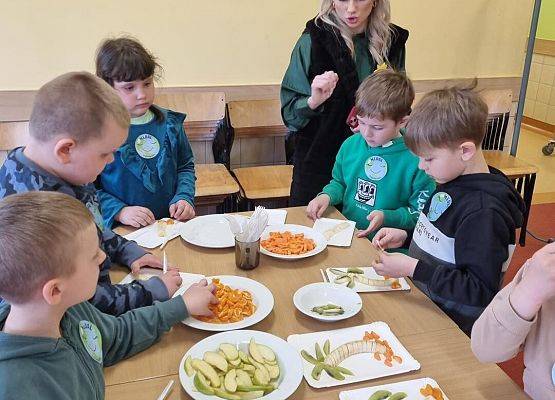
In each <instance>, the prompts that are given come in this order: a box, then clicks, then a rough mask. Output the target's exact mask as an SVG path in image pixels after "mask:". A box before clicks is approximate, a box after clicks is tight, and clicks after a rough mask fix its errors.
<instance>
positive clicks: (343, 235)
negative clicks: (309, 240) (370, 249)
mask: <svg viewBox="0 0 555 400" xmlns="http://www.w3.org/2000/svg"><path fill="white" fill-rule="evenodd" d="M343 222H347V223H348V224H349V227H348V228H345V229H343V230H342V231H341V232H339V233H336V234H335V235H333V236H332V237H331V238H330V239H329V240H328V246H339V247H349V246H350V245H351V242H352V241H353V234H354V233H355V226H356V222H355V221H348V220H344V219H332V218H319V219H317V220H316V221H315V222H314V225H313V226H312V228H313V229H314V230H316V231H318V232H320V233H321V234H322V235H323V234H324V232H326V231H327V230H329V229H333V227H335V226H337V225H339V224H341V223H343Z"/></svg>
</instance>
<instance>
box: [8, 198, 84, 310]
mask: <svg viewBox="0 0 555 400" xmlns="http://www.w3.org/2000/svg"><path fill="white" fill-rule="evenodd" d="M93 225H94V220H93V217H92V215H91V213H90V212H89V211H88V210H87V208H86V207H85V206H84V205H83V204H82V203H81V202H80V201H79V200H77V199H75V198H73V197H71V196H68V195H66V194H62V193H58V192H40V191H33V192H27V193H21V194H14V195H10V196H7V197H5V198H4V199H3V200H1V201H0V226H1V227H2V228H1V229H0V297H2V298H5V299H6V300H8V301H9V302H12V303H14V304H22V303H25V302H27V301H29V300H30V299H31V298H32V297H33V296H35V295H36V293H37V290H40V289H41V288H42V286H43V285H44V284H45V283H46V282H48V281H49V280H50V279H54V278H57V277H62V276H70V275H71V274H73V273H74V272H75V245H76V242H77V241H76V237H78V235H79V234H80V233H81V232H83V231H84V230H85V229H87V228H88V227H90V226H93Z"/></svg>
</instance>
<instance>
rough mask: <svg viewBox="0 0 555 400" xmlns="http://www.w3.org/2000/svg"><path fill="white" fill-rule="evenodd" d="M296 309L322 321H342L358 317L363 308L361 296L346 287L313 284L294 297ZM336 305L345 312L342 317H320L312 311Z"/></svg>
mask: <svg viewBox="0 0 555 400" xmlns="http://www.w3.org/2000/svg"><path fill="white" fill-rule="evenodd" d="M293 303H294V304H295V307H297V309H298V310H299V311H300V312H302V313H303V314H305V315H308V316H309V317H312V318H314V319H317V320H320V321H326V322H331V321H340V320H342V319H347V318H350V317H352V316H353V315H356V314H357V313H358V312H359V311H360V309H361V308H362V299H361V298H360V296H359V295H358V294H357V293H356V292H354V291H352V290H351V289H348V288H346V287H341V286H339V285H334V284H331V283H322V282H318V283H311V284H309V285H306V286H303V287H302V288H300V289H299V290H297V291H296V292H295V294H294V295H293ZM330 303H331V304H335V305H337V306H341V307H343V310H344V311H345V312H344V313H343V314H340V315H320V314H318V313H317V312H314V311H312V308H313V307H318V306H323V305H326V304H330Z"/></svg>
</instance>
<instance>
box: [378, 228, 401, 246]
mask: <svg viewBox="0 0 555 400" xmlns="http://www.w3.org/2000/svg"><path fill="white" fill-rule="evenodd" d="M407 236H408V234H407V232H406V231H404V230H402V229H397V228H382V229H380V230H379V231H378V232H377V233H376V235H375V236H374V239H372V244H373V245H374V246H376V247H377V248H379V249H383V250H385V249H397V248H399V247H401V246H403V243H405V241H406V240H407Z"/></svg>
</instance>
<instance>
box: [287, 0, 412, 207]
mask: <svg viewBox="0 0 555 400" xmlns="http://www.w3.org/2000/svg"><path fill="white" fill-rule="evenodd" d="M389 21H390V6H389V0H322V4H321V6H320V12H319V13H318V15H317V16H316V18H314V19H312V20H310V21H308V22H307V24H306V29H305V30H304V32H303V34H302V35H301V37H300V39H299V40H298V42H297V44H296V45H295V48H294V49H293V52H292V54H291V62H290V64H289V67H288V68H287V71H286V72H285V76H284V78H283V82H282V84H281V114H282V117H283V120H284V122H285V125H287V127H288V128H289V130H290V131H291V132H294V138H295V153H294V155H293V162H294V166H295V168H294V170H293V182H292V184H291V198H290V205H291V206H300V205H306V204H308V202H309V201H310V200H312V199H313V198H314V197H315V196H316V195H317V194H318V193H320V191H321V190H322V188H323V187H324V186H325V185H326V184H328V183H329V181H330V179H331V171H332V168H333V164H334V162H335V156H336V155H337V152H338V151H339V147H340V146H341V144H342V143H343V141H344V140H345V139H346V138H347V137H348V136H349V135H350V134H351V133H352V132H351V130H350V128H349V126H348V125H347V123H346V120H347V116H348V114H349V111H350V110H351V108H352V107H353V105H354V101H355V92H356V90H357V88H358V86H359V84H360V82H362V81H363V80H364V78H366V77H367V76H368V75H370V74H371V73H372V72H374V71H375V70H376V68H377V67H378V65H382V64H384V63H385V64H387V65H388V66H390V67H392V68H394V69H396V70H404V69H405V43H406V41H407V39H408V36H409V32H408V31H407V30H405V29H403V28H400V27H398V26H397V25H394V24H390V22H389Z"/></svg>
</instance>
